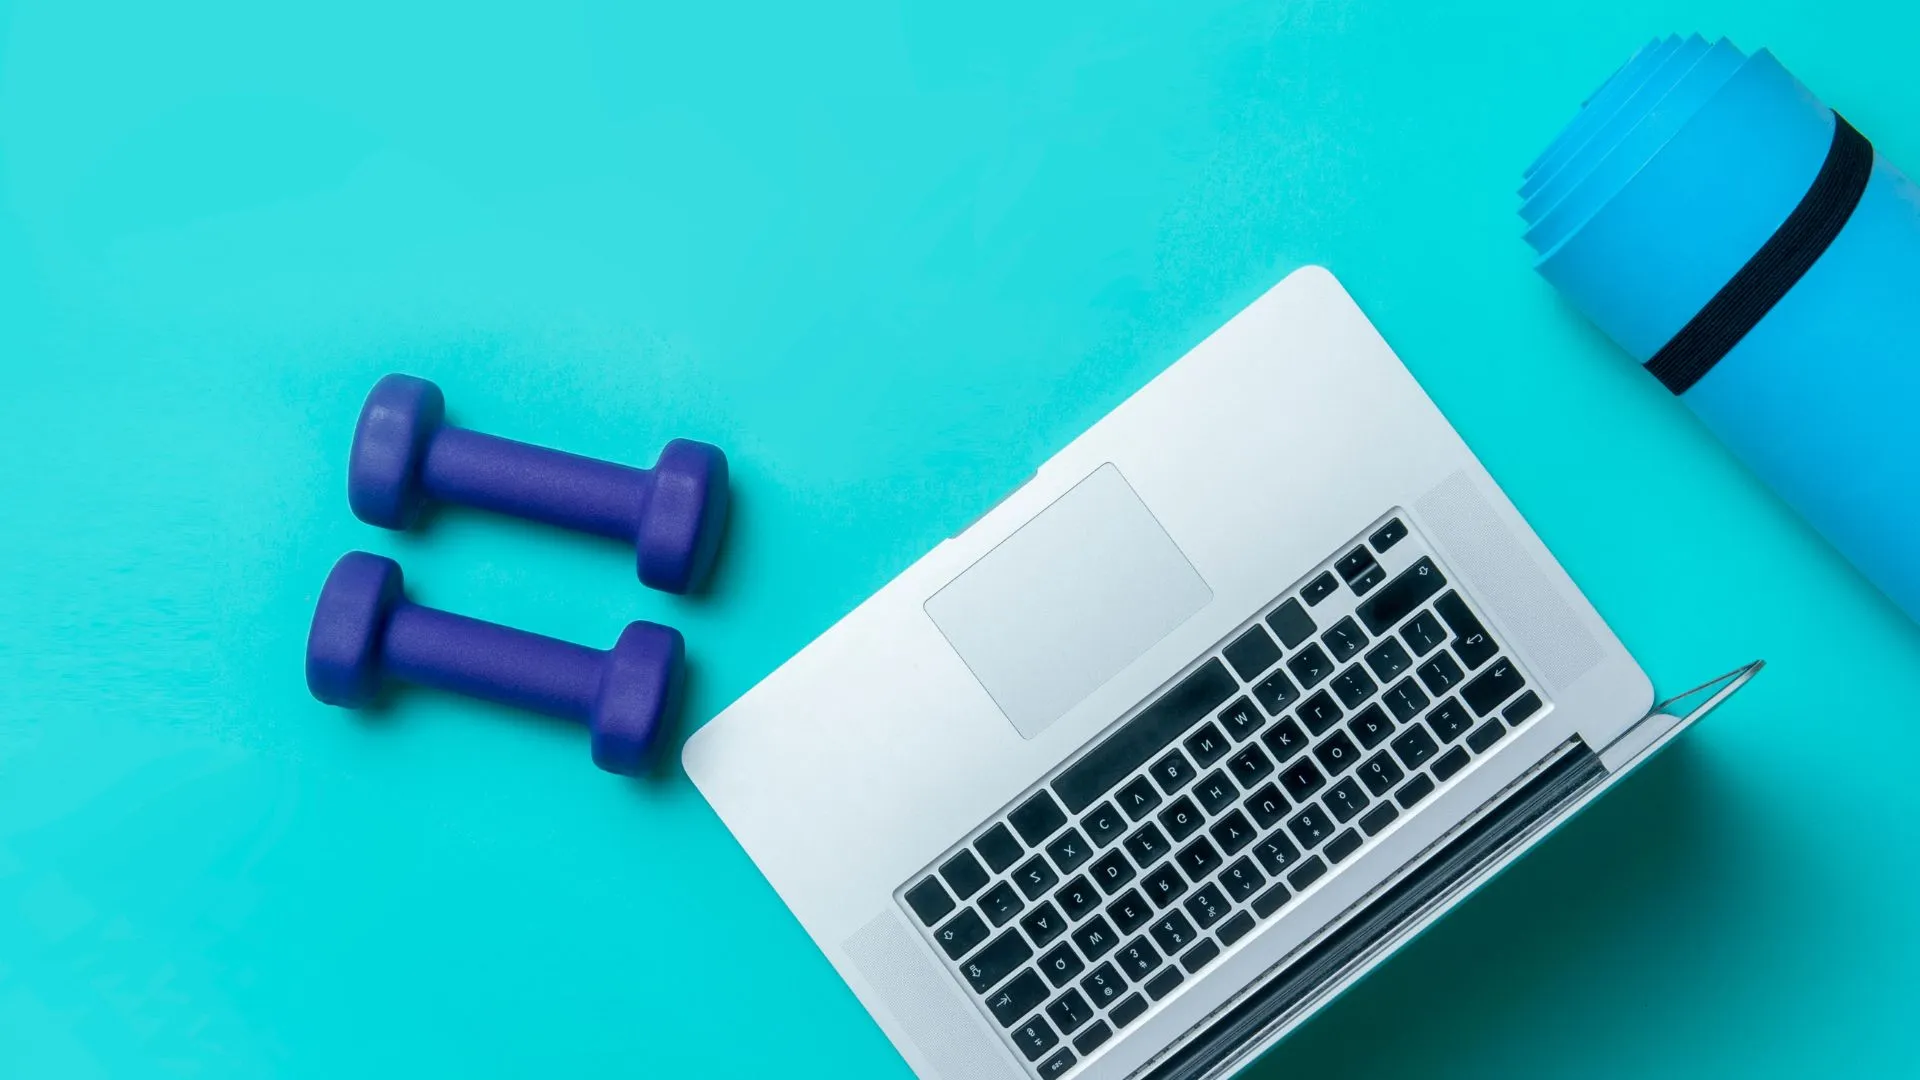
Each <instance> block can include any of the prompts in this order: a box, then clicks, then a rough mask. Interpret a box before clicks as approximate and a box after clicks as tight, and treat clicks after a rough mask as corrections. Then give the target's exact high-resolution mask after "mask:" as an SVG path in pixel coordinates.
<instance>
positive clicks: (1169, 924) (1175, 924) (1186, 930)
mask: <svg viewBox="0 0 1920 1080" xmlns="http://www.w3.org/2000/svg"><path fill="white" fill-rule="evenodd" d="M1149 933H1151V934H1152V935H1153V940H1154V942H1155V943H1156V944H1158V945H1159V946H1160V951H1161V952H1164V953H1168V954H1173V953H1177V952H1179V951H1180V950H1181V949H1184V948H1186V947H1187V946H1188V945H1191V944H1193V939H1194V938H1195V937H1196V936H1198V935H1197V934H1196V933H1195V932H1194V929H1193V924H1192V923H1190V922H1188V921H1187V917H1186V916H1185V915H1182V914H1180V912H1179V911H1177V910H1176V911H1169V912H1167V913H1166V914H1165V915H1163V916H1161V917H1160V921H1159V922H1157V923H1154V924H1153V929H1152V930H1151V931H1149Z"/></svg>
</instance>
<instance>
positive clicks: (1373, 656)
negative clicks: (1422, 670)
mask: <svg viewBox="0 0 1920 1080" xmlns="http://www.w3.org/2000/svg"><path fill="white" fill-rule="evenodd" d="M1412 665H1413V657H1411V656H1408V655H1407V650H1406V649H1405V648H1404V647H1403V646H1402V645H1401V644H1400V643H1399V642H1398V641H1395V640H1394V639H1392V638H1387V639H1385V640H1383V641H1381V642H1380V644H1378V645H1375V646H1374V647H1373V648H1371V649H1369V650H1367V666H1368V667H1370V668H1372V669H1373V677H1374V678H1376V679H1379V680H1380V681H1381V682H1386V681H1387V680H1389V679H1391V678H1393V677H1394V676H1396V675H1398V674H1400V673H1401V672H1403V671H1405V670H1407V668H1409V667H1411V666H1412Z"/></svg>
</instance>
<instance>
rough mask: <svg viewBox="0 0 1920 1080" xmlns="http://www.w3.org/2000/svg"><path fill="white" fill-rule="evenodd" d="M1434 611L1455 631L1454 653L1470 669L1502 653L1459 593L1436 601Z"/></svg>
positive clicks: (1447, 595) (1449, 594)
mask: <svg viewBox="0 0 1920 1080" xmlns="http://www.w3.org/2000/svg"><path fill="white" fill-rule="evenodd" d="M1433 610H1435V611H1437V612H1439V613H1440V617H1441V618H1442V619H1445V620H1446V621H1447V625H1448V626H1449V627H1451V628H1452V629H1453V651H1455V652H1457V653H1459V654H1460V661H1461V662H1462V663H1464V664H1466V665H1467V667H1468V668H1469V669H1473V668H1477V667H1479V666H1480V665H1481V664H1484V663H1486V662H1487V661H1488V660H1491V659H1493V654H1494V653H1496V652H1499V651H1500V649H1499V646H1497V645H1495V644H1494V643H1493V638H1492V637H1491V636H1489V635H1488V633H1487V628H1486V627H1484V626H1482V625H1480V620H1479V619H1478V618H1475V617H1474V614H1473V612H1472V611H1470V610H1468V608H1467V602H1466V601H1465V600H1462V599H1460V594H1459V593H1456V592H1450V593H1448V594H1446V595H1445V596H1442V597H1441V598H1440V599H1438V600H1435V601H1434V602H1433Z"/></svg>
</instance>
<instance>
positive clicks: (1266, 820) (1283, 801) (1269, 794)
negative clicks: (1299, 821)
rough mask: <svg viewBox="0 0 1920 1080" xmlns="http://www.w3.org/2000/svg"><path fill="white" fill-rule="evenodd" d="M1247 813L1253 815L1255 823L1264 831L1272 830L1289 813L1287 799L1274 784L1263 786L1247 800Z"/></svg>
mask: <svg viewBox="0 0 1920 1080" xmlns="http://www.w3.org/2000/svg"><path fill="white" fill-rule="evenodd" d="M1246 806H1247V813H1249V814H1251V815H1253V823H1254V824H1255V825H1258V826H1260V827H1261V828H1263V829H1271V828H1273V826H1274V824H1275V823H1276V822H1278V821H1279V820H1280V818H1281V817H1282V816H1284V815H1285V814H1286V812H1287V797H1286V796H1284V795H1282V794H1280V789H1279V788H1277V787H1274V786H1273V785H1272V784H1265V785H1262V786H1261V788H1260V790H1259V791H1256V792H1254V793H1253V794H1252V795H1251V796H1250V797H1248V799H1247V803H1246Z"/></svg>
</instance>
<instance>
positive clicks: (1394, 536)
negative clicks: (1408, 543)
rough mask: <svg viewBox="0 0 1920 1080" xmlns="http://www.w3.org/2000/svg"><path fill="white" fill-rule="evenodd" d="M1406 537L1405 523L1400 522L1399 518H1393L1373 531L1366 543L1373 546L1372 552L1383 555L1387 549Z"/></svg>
mask: <svg viewBox="0 0 1920 1080" xmlns="http://www.w3.org/2000/svg"><path fill="white" fill-rule="evenodd" d="M1406 536H1407V523H1406V522H1404V521H1401V520H1400V519H1399V518H1394V519H1393V520H1392V521H1389V522H1387V523H1386V524H1385V525H1382V526H1380V527H1379V528H1377V529H1375V530H1373V535H1372V536H1369V537H1367V543H1369V544H1372V545H1373V550H1375V551H1378V552H1380V553H1381V554H1383V555H1384V554H1385V553H1386V550H1387V549H1388V548H1390V547H1392V546H1393V545H1395V544H1397V543H1399V542H1400V541H1402V540H1404V539H1406Z"/></svg>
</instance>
